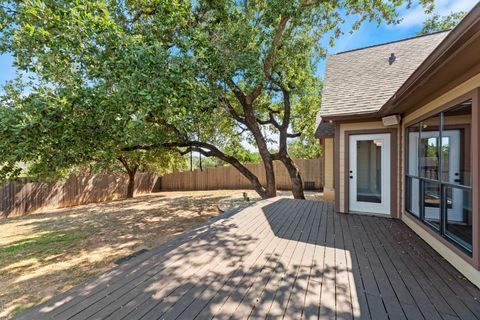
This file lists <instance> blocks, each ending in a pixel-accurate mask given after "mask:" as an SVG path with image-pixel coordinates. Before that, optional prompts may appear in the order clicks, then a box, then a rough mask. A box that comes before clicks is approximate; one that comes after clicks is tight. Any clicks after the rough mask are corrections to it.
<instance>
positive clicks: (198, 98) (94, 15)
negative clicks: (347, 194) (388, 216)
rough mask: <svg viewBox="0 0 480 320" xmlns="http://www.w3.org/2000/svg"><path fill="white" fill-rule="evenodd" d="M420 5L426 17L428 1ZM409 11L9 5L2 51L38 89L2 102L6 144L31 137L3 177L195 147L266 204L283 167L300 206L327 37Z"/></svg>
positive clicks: (314, 6) (276, 0) (234, 4)
mask: <svg viewBox="0 0 480 320" xmlns="http://www.w3.org/2000/svg"><path fill="white" fill-rule="evenodd" d="M421 3H422V4H423V5H425V6H426V7H427V9H428V10H431V7H430V5H431V3H432V1H430V0H421ZM404 4H407V6H408V5H410V4H411V1H408V0H407V1H402V0H389V1H369V0H362V1H347V0H335V1H333V0H332V1H316V0H288V1H285V0H268V1H253V0H252V1H237V0H218V1H210V0H196V1H193V0H103V1H91V0H77V1H67V0H44V1H26V2H18V1H14V0H4V1H2V5H1V6H0V18H1V20H0V21H2V23H1V24H0V52H11V53H13V56H14V60H15V66H16V67H17V68H18V70H20V71H24V72H27V73H29V74H32V75H34V80H35V81H34V82H32V84H30V93H29V94H28V95H22V94H20V93H18V90H11V91H10V92H11V93H10V94H9V97H8V99H6V100H5V102H4V105H5V106H6V107H5V108H4V110H3V111H2V112H5V113H6V117H7V118H8V117H9V118H12V119H14V120H15V121H13V122H12V123H20V124H21V125H19V126H17V125H15V126H13V128H11V129H5V130H3V134H4V135H8V134H10V133H11V132H12V130H13V132H17V133H19V132H21V134H23V135H25V134H26V135H29V137H28V138H26V139H25V140H21V141H22V142H21V143H20V146H19V143H17V142H15V141H14V140H15V139H10V140H9V139H7V140H6V141H7V142H4V146H5V147H10V148H11V149H7V150H11V152H10V154H11V155H10V156H6V158H5V159H2V160H0V162H1V163H5V164H6V165H5V166H4V167H3V169H4V170H3V171H4V173H7V172H10V173H15V172H16V171H15V168H14V166H15V161H14V160H15V159H16V160H18V159H21V158H28V159H29V160H30V161H38V162H39V163H47V162H48V161H39V160H38V159H47V158H49V157H51V155H52V154H56V155H58V157H59V159H60V160H59V162H60V163H61V164H67V163H72V162H75V161H78V159H83V158H85V159H91V158H92V157H97V156H98V153H99V152H100V153H102V152H103V153H108V154H109V155H111V154H112V153H114V152H119V150H120V151H122V152H132V151H138V150H144V151H152V150H159V149H160V150H177V151H178V152H180V153H181V154H185V153H188V152H190V151H195V152H199V153H201V154H203V155H204V156H207V157H208V156H214V157H217V158H219V159H220V160H222V161H224V162H226V163H229V164H231V165H233V166H234V167H235V168H237V169H238V170H239V171H240V172H241V173H242V174H243V175H244V176H245V177H247V178H248V179H249V180H250V182H251V183H252V187H253V188H254V189H255V190H256V191H257V192H258V193H259V194H260V195H261V196H262V197H271V196H275V194H276V190H275V176H274V171H273V161H281V162H282V163H283V164H284V165H285V167H286V168H287V170H288V172H289V174H290V177H291V179H292V185H293V193H294V196H295V197H296V198H303V188H302V180H301V176H300V173H299V172H298V169H297V168H296V166H295V165H294V163H293V161H292V159H291V155H290V154H289V147H288V140H289V139H291V138H297V139H299V141H300V142H301V143H306V142H308V143H310V144H311V143H312V142H314V141H315V140H314V138H312V135H313V129H312V128H313V125H314V121H315V116H314V113H315V112H316V110H317V108H318V105H319V101H320V99H319V98H320V93H321V81H320V79H318V77H317V76H316V70H315V68H316V62H317V61H318V59H321V58H322V57H323V56H324V54H325V48H323V46H322V40H323V39H324V38H326V37H327V38H329V39H330V41H331V42H332V43H333V41H334V39H335V37H338V36H339V35H340V34H341V33H342V32H343V31H351V30H342V26H343V22H344V20H345V16H352V17H355V18H356V22H355V23H354V24H353V27H352V30H355V29H357V28H358V27H359V26H360V25H361V23H362V22H363V21H375V22H377V23H381V22H382V21H384V22H386V23H396V22H398V20H399V19H398V14H397V8H398V7H399V6H401V5H404ZM14 87H17V89H18V88H19V87H20V85H17V86H14ZM45 115H47V116H45ZM24 119H28V121H25V120H24ZM3 123H4V124H6V125H9V123H10V122H8V121H7V120H4V122H3ZM25 124H28V125H26V126H25ZM32 127H33V128H35V130H36V131H35V130H34V131H29V130H32ZM33 133H35V134H33ZM17 137H18V136H17ZM312 139H313V140H312ZM245 142H250V143H251V144H253V145H254V146H256V148H257V149H258V153H259V155H260V157H261V160H262V161H263V165H264V169H265V173H266V177H267V182H266V184H265V185H262V184H261V183H260V181H259V179H258V177H256V176H255V175H254V174H253V173H252V172H250V171H249V170H248V169H247V168H246V167H245V166H244V165H243V164H242V154H245V147H244V144H245ZM26 146H28V148H27V147H26ZM30 147H32V149H31V150H34V151H31V150H29V148H30ZM290 149H291V150H295V143H294V144H291V145H290ZM59 150H61V152H60V151H59ZM107 158H112V157H107ZM55 163H57V162H55ZM55 166H56V164H55Z"/></svg>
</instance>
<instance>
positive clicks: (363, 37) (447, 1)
mask: <svg viewBox="0 0 480 320" xmlns="http://www.w3.org/2000/svg"><path fill="white" fill-rule="evenodd" d="M477 2H478V0H436V1H435V13H438V14H440V15H447V14H449V13H451V12H457V11H462V10H463V11H468V10H470V9H471V8H472V7H473V6H474V5H475V4H476V3H477ZM400 16H401V17H402V18H403V21H402V23H400V24H399V25H390V26H389V25H385V24H382V25H380V26H377V25H376V24H375V23H365V24H363V25H362V27H361V28H360V29H359V30H357V31H356V32H355V33H353V34H350V33H348V32H346V33H345V34H344V35H342V36H341V37H340V38H339V39H337V41H336V43H335V46H334V47H330V46H328V47H327V48H328V53H330V54H333V53H337V52H341V51H345V50H350V49H355V48H361V47H365V46H370V45H375V44H380V43H384V42H389V41H394V40H399V39H403V38H408V37H411V36H414V35H415V33H416V32H417V31H418V30H420V28H421V25H422V22H423V21H424V20H425V19H426V18H427V16H426V15H425V13H424V10H423V8H422V7H421V6H420V5H414V6H413V7H412V8H410V9H409V10H407V9H401V10H400ZM353 20H354V19H353V18H347V22H346V24H345V27H346V28H348V27H349V25H351V24H352V23H353ZM12 63H13V58H12V56H11V55H9V54H4V55H0V86H3V85H4V84H5V82H6V81H7V80H11V79H13V78H14V77H15V68H14V67H13V66H12ZM318 73H319V74H320V75H323V73H324V61H321V62H320V63H319V66H318Z"/></svg>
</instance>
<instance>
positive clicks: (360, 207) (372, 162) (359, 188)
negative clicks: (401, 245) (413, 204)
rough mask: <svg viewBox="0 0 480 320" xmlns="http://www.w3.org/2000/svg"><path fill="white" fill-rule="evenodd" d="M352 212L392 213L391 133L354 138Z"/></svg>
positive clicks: (351, 145) (351, 150) (350, 174)
mask: <svg viewBox="0 0 480 320" xmlns="http://www.w3.org/2000/svg"><path fill="white" fill-rule="evenodd" d="M348 178H349V207H350V208H349V209H350V211H352V212H370V213H380V214H386V215H389V214H390V134H389V133H382V134H361V135H351V136H350V141H349V168H348Z"/></svg>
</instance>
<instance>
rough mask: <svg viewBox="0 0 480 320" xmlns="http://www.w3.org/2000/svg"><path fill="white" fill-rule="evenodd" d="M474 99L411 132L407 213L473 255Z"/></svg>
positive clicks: (408, 141)
mask: <svg viewBox="0 0 480 320" xmlns="http://www.w3.org/2000/svg"><path fill="white" fill-rule="evenodd" d="M471 122H472V101H471V100H468V101H465V102H463V103H460V104H458V105H456V106H454V107H452V108H450V109H448V110H446V111H444V112H441V113H439V114H436V115H434V116H432V117H430V118H428V119H425V120H423V121H421V122H419V123H416V124H414V125H412V126H410V127H408V128H407V129H406V140H407V147H406V160H407V161H406V164H407V170H406V179H405V181H406V203H405V207H406V210H407V211H408V212H409V213H411V214H412V215H414V216H415V217H417V218H418V219H420V220H421V221H422V222H423V223H425V224H426V225H428V226H429V227H430V228H431V229H432V230H434V231H436V232H438V233H439V234H440V235H441V236H443V237H444V238H446V239H447V240H449V241H451V242H452V243H454V244H455V245H457V246H458V247H459V248H461V249H462V250H464V251H465V252H467V253H468V254H470V255H471V254H472V184H471V175H472V172H471V163H472V158H471V157H472V153H471V150H470V149H471V133H470V132H471V131H470V127H471Z"/></svg>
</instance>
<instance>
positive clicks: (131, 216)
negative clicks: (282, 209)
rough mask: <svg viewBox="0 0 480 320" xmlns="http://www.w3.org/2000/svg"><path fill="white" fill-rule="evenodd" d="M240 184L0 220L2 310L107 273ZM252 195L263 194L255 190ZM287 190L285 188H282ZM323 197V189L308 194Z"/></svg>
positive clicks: (188, 224)
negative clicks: (119, 261) (230, 187)
mask: <svg viewBox="0 0 480 320" xmlns="http://www.w3.org/2000/svg"><path fill="white" fill-rule="evenodd" d="M242 192H243V191H242V190H212V191H191V192H162V193H156V194H152V195H147V196H139V197H136V198H134V199H131V200H122V201H114V202H110V203H103V204H89V205H82V206H78V207H74V208H67V209H58V210H53V211H50V212H48V213H44V214H33V215H29V216H25V217H20V218H9V219H5V220H0V318H10V317H11V316H12V315H14V314H16V313H18V312H20V311H22V310H24V309H26V308H29V307H31V306H34V305H36V304H39V303H41V302H43V301H45V300H47V299H49V298H50V297H52V296H54V295H56V294H59V293H61V292H63V291H66V290H68V289H69V288H71V287H73V286H75V285H77V284H79V283H81V282H83V281H85V280H86V279H87V278H90V277H92V276H95V275H97V274H99V273H102V272H104V271H106V270H108V269H110V268H112V267H113V266H114V265H115V264H114V262H115V261H116V260H118V259H120V258H121V257H125V256H127V255H130V254H132V253H133V252H135V251H137V250H140V249H143V248H152V247H155V246H158V245H159V244H161V243H164V242H166V241H167V240H169V239H171V238H172V237H175V236H176V235H178V234H179V233H182V232H183V231H185V230H186V229H190V228H192V227H193V226H195V225H198V224H200V223H202V222H204V221H205V220H208V219H210V218H212V217H214V216H216V215H218V214H219V210H218V207H217V204H218V202H219V201H220V200H222V199H226V198H239V197H241V196H242ZM248 194H249V196H250V197H251V198H254V199H258V196H256V194H255V193H254V192H253V191H248ZM281 194H283V195H284V194H285V193H281ZM309 198H318V193H316V194H313V193H311V194H309Z"/></svg>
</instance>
